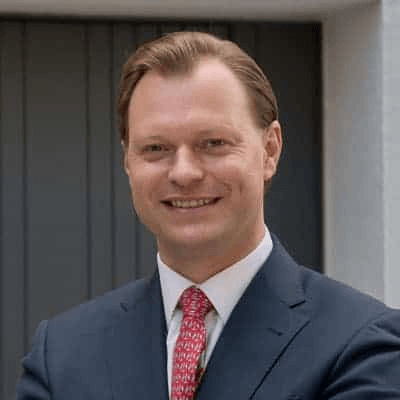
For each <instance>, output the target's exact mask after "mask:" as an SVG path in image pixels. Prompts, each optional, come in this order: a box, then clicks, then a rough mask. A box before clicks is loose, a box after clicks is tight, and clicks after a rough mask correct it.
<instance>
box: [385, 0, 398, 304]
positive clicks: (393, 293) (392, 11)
mask: <svg viewBox="0 0 400 400" xmlns="http://www.w3.org/2000/svg"><path fill="white" fill-rule="evenodd" d="M382 59H383V128H382V130H383V161H384V163H383V181H384V221H385V229H384V246H385V264H384V265H385V268H384V287H385V301H386V302H387V303H388V304H391V305H392V306H396V307H398V308H400V1H398V0H385V1H384V2H383V57H382Z"/></svg>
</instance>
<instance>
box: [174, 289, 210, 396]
mask: <svg viewBox="0 0 400 400" xmlns="http://www.w3.org/2000/svg"><path fill="white" fill-rule="evenodd" d="M179 306H180V307H181V309H182V312H183V318H182V323H181V328H180V331H179V336H178V338H177V340H176V344H175V349H174V358H173V364H172V390H171V400H191V399H193V398H194V394H195V392H196V389H197V386H198V385H199V383H200V379H201V375H202V373H203V369H200V368H199V358H200V355H201V353H202V352H203V351H204V350H205V349H206V338H207V332H206V327H205V323H204V319H205V316H206V315H207V313H208V312H209V311H210V310H211V309H212V308H213V306H212V304H211V302H210V300H208V298H207V296H206V295H205V294H204V292H203V291H202V290H201V289H199V288H196V287H194V286H192V287H190V288H188V289H186V290H185V291H184V292H183V293H182V296H181V298H180V299H179Z"/></svg>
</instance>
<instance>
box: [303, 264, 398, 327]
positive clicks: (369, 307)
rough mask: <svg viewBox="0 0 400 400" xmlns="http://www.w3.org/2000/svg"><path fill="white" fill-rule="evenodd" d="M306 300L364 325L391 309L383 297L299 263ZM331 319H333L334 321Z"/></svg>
mask: <svg viewBox="0 0 400 400" xmlns="http://www.w3.org/2000/svg"><path fill="white" fill-rule="evenodd" d="M297 268H298V269H299V273H300V276H301V282H302V287H303V291H304V294H305V296H306V299H307V301H308V302H309V303H310V304H312V307H313V308H314V310H315V312H318V311H320V312H324V313H325V314H326V315H329V316H330V317H331V318H333V319H334V318H335V316H337V318H339V319H340V320H341V321H342V323H343V318H344V317H346V318H347V319H348V320H349V321H350V320H352V321H353V322H354V323H357V324H363V323H367V322H368V321H372V320H374V319H375V318H378V317H379V316H380V315H382V314H385V313H386V312H390V311H391V310H390V308H389V307H387V306H386V305H385V304H384V303H383V302H381V301H380V300H378V299H376V298H374V297H372V296H370V295H368V294H365V293H362V292H360V291H359V290H357V289H354V288H352V287H350V286H348V285H346V284H344V283H342V282H339V281H337V280H335V279H332V278H330V277H327V276H326V275H323V274H321V273H319V272H316V271H312V270H310V269H309V268H306V267H303V266H298V267H297ZM332 322H334V321H333V320H332Z"/></svg>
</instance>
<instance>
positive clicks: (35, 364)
mask: <svg viewBox="0 0 400 400" xmlns="http://www.w3.org/2000/svg"><path fill="white" fill-rule="evenodd" d="M166 334H167V332H166V325H165V318H164V311H163V305H162V298H161V291H160V282H159V278H158V276H157V274H156V275H155V276H154V277H152V278H151V279H148V280H140V281H137V282H133V283H130V284H128V285H126V286H124V287H122V288H120V289H117V290H114V291H112V292H110V293H108V294H106V295H105V296H102V297H100V298H97V299H95V300H93V301H90V302H88V303H86V304H83V305H81V306H79V307H78V308H76V309H74V310H72V311H69V312H67V313H65V314H62V315H60V316H57V317H55V318H53V319H51V320H49V321H45V322H42V324H41V325H40V326H39V329H38V331H37V334H36V336H35V339H34V344H33V350H32V352H31V353H29V354H28V355H27V356H26V357H25V358H24V361H23V364H24V368H25V372H24V374H23V377H22V379H21V381H20V383H19V385H18V389H17V392H18V395H17V399H18V400H28V399H30V400H32V399H38V400H39V399H40V400H45V399H46V400H47V399H53V400H111V399H113V400H145V399H149V400H156V399H160V400H167V398H168V388H167V373H166V345H165V342H166ZM196 399H197V400H213V399H218V400H235V399H237V400H245V399H254V400H261V399H263V400H264V399H265V400H267V399H268V400H283V399H291V400H295V399H297V400H299V399H303V400H313V399H321V400H322V399H332V400H333V399H334V400H372V399H373V400H380V399H381V400H393V399H397V400H399V399H400V312H398V311H394V310H391V309H389V308H387V307H385V306H384V305H383V304H382V303H380V302H378V301H376V300H374V299H372V298H370V297H368V296H366V295H363V294H360V293H359V292H357V291H355V290H353V289H350V288H348V287H347V286H345V285H341V284H339V283H337V282H335V281H332V280H330V279H328V278H327V277H324V276H323V275H321V274H319V273H316V272H313V271H311V270H309V269H306V268H303V267H301V266H299V265H297V264H296V263H295V262H294V261H293V260H292V259H291V258H290V256H289V255H288V254H287V253H286V251H285V250H284V249H283V247H282V246H281V245H280V244H279V242H277V241H276V240H274V249H273V251H272V253H271V255H270V257H269V258H268V260H267V261H266V262H265V264H264V266H263V267H262V268H261V269H260V271H259V272H258V273H257V275H256V277H255V278H254V280H253V281H252V283H251V284H250V286H249V287H248V289H247V290H246V292H245V294H244V295H243V297H242V298H241V299H240V301H239V303H238V305H237V306H236V308H235V309H234V310H233V313H232V315H231V317H230V319H229V320H228V322H227V324H226V326H225V327H224V330H223V332H222V334H221V337H220V339H219V341H218V343H217V345H216V347H215V349H214V352H213V354H212V356H211V359H210V361H209V364H208V366H207V369H206V372H205V375H204V378H203V380H202V383H201V385H200V387H199V391H198V395H197V397H196Z"/></svg>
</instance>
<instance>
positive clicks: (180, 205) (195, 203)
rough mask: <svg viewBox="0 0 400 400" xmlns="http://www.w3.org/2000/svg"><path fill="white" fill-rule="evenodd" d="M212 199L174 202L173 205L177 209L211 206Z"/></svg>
mask: <svg viewBox="0 0 400 400" xmlns="http://www.w3.org/2000/svg"><path fill="white" fill-rule="evenodd" d="M210 203H211V200H210V199H201V200H172V201H171V204H172V206H173V207H177V208H196V207H202V206H206V205H207V204H210Z"/></svg>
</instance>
